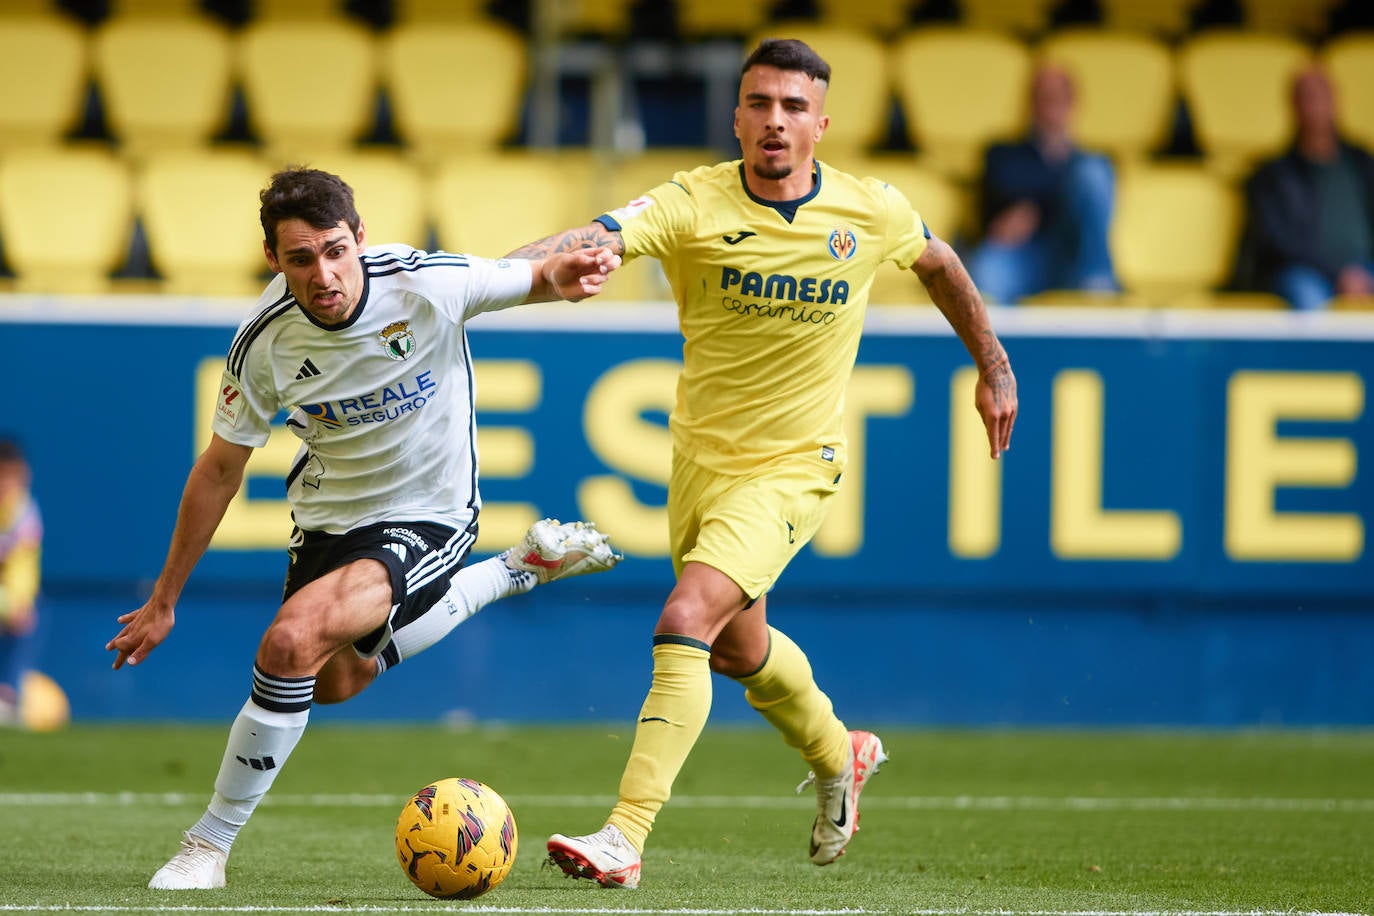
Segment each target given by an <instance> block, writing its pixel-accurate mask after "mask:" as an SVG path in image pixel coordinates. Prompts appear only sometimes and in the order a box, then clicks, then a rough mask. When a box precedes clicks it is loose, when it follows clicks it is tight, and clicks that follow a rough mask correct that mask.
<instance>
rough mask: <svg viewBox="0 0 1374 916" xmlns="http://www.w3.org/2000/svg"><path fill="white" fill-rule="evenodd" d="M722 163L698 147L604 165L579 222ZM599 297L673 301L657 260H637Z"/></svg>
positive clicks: (656, 152) (649, 153)
mask: <svg viewBox="0 0 1374 916" xmlns="http://www.w3.org/2000/svg"><path fill="white" fill-rule="evenodd" d="M719 161H720V155H719V154H718V153H716V152H715V151H713V150H710V149H705V148H697V147H688V148H682V149H653V150H647V151H645V152H643V153H639V154H636V155H630V156H625V157H620V158H616V159H613V160H609V161H605V162H602V163H601V164H600V165H601V167H600V168H597V169H596V171H595V174H596V176H597V178H596V180H595V181H594V182H593V190H592V195H591V200H590V201H589V204H590V205H589V207H588V208H587V210H586V212H584V213H583V214H582V215H581V217H580V218H578V219H575V220H574V222H575V223H587V222H589V221H591V219H592V218H594V217H596V216H599V215H601V214H602V213H605V212H607V211H608V210H614V209H616V208H618V207H623V206H625V205H626V204H627V203H629V202H630V201H631V200H634V199H635V198H636V197H639V196H640V195H642V194H644V193H645V192H647V191H651V190H653V189H654V188H656V187H657V186H659V185H661V184H663V183H664V182H665V181H668V180H670V179H671V178H672V177H673V176H674V175H675V174H677V173H678V172H682V171H687V170H690V169H694V168H696V167H697V166H701V165H712V164H714V163H716V162H719ZM598 298H600V299H602V300H605V301H607V302H658V301H665V300H671V299H672V290H671V289H670V288H669V287H668V278H667V277H665V276H664V274H663V266H662V265H661V264H660V263H659V261H658V259H657V258H636V259H635V260H633V261H631V262H630V263H629V264H627V265H625V266H624V267H622V268H621V269H620V270H618V271H616V273H615V275H614V276H613V277H611V279H610V281H608V282H607V284H606V291H605V292H604V293H602V294H601V295H600V296H599V297H598Z"/></svg>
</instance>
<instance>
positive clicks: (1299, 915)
mask: <svg viewBox="0 0 1374 916" xmlns="http://www.w3.org/2000/svg"><path fill="white" fill-rule="evenodd" d="M436 911H439V912H451V913H457V912H461V913H509V914H518V913H550V914H561V916H591V914H598V916H599V914H631V916H736V914H740V916H865V914H872V916H882V914H886V913H889V912H892V911H890V910H870V909H864V908H862V907H845V908H842V909H835V910H791V909H788V910H784V909H744V910H738V909H732V910H713V909H681V908H665V909H654V908H637V907H623V908H622V907H616V908H610V907H606V908H597V907H505V906H482V905H474V904H442V903H438V902H437V901H436V902H435V903H433V904H415V905H409V904H403V905H389V906H377V905H372V904H362V905H358V906H350V905H348V904H338V905H314V906H194V905H189V904H188V905H182V906H133V905H124V906H119V905H116V906H110V905H99V906H97V905H81V904H49V905H32V906H20V905H18V904H0V912H27V913H433V912H436ZM900 912H901V913H903V914H905V916H971V914H988V916H1368V914H1365V913H1329V912H1322V911H1319V910H1018V909H1006V908H996V907H992V908H988V907H971V908H959V909H924V910H908V909H903V910H901V911H900Z"/></svg>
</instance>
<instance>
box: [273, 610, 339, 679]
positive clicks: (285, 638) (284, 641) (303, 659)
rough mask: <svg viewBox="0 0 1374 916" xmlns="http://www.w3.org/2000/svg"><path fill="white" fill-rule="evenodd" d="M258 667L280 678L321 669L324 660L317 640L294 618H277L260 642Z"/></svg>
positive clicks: (311, 673) (312, 672)
mask: <svg viewBox="0 0 1374 916" xmlns="http://www.w3.org/2000/svg"><path fill="white" fill-rule="evenodd" d="M257 662H258V667H259V668H261V669H262V670H263V671H266V672H268V673H269V674H275V675H277V676H278V677H302V676H305V675H313V674H317V673H318V672H319V668H320V665H321V664H322V662H323V660H322V659H321V658H320V657H319V651H318V647H317V645H316V641H315V640H314V639H313V638H312V637H311V636H310V634H309V633H308V632H306V630H305V628H303V627H300V626H297V625H296V624H295V623H294V622H292V621H287V620H276V621H273V623H272V625H271V626H269V627H268V628H267V632H266V633H264V634H263V635H262V642H261V643H259V645H258V658H257Z"/></svg>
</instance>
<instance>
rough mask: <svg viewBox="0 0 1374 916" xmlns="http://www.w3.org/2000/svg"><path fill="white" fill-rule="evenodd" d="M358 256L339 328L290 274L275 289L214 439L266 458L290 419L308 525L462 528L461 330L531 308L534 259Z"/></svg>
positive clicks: (242, 337)
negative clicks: (321, 320) (275, 429)
mask: <svg viewBox="0 0 1374 916" xmlns="http://www.w3.org/2000/svg"><path fill="white" fill-rule="evenodd" d="M361 259H362V263H363V273H364V277H365V279H364V281H363V291H362V295H361V298H360V299H359V302H358V306H357V308H356V309H355V310H354V312H353V315H352V317H351V318H350V319H349V320H348V322H347V323H346V324H344V325H340V326H338V327H325V326H324V325H321V324H318V323H316V322H315V320H314V319H313V318H312V317H311V316H310V315H309V314H308V313H307V312H306V311H305V310H304V309H303V308H301V307H300V306H299V305H298V304H297V303H296V300H295V298H294V297H293V296H292V295H291V292H290V290H288V289H287V287H286V280H285V278H284V277H283V276H281V275H278V276H277V277H276V278H274V279H273V281H272V282H271V283H270V284H269V285H268V287H267V289H266V291H265V292H264V293H263V295H262V297H261V298H260V299H259V300H258V306H257V308H256V309H255V313H254V314H253V316H252V317H251V318H249V319H248V320H247V321H245V322H244V323H243V324H242V325H240V326H239V329H238V333H237V334H236V335H235V336H234V343H233V346H232V347H231V348H230V350H229V359H228V363H227V365H226V367H225V371H224V379H223V381H222V383H221V385H220V396H219V400H218V403H217V406H216V410H215V418H214V423H213V429H214V431H215V432H216V433H217V434H218V435H219V436H220V437H221V438H224V439H226V440H228V441H230V442H233V443H236V444H239V445H248V446H252V447H254V448H257V447H260V446H262V445H264V444H265V443H266V442H267V437H268V433H269V432H270V428H269V427H270V424H271V422H272V420H273V418H274V417H276V415H277V414H278V412H279V411H281V410H286V411H287V412H288V415H287V419H286V425H287V427H288V428H289V429H290V430H291V431H292V432H293V433H294V434H295V435H296V436H298V437H299V438H300V440H301V448H300V451H299V452H297V454H296V460H295V462H294V463H293V465H292V468H291V472H290V474H289V475H288V476H287V480H286V489H287V498H288V499H289V500H290V502H291V510H292V515H293V517H294V519H295V523H296V525H297V526H298V527H299V528H301V529H304V530H308V531H324V532H327V533H330V534H342V533H343V532H346V531H350V530H352V529H354V528H358V527H361V526H363V525H369V524H373V523H376V522H382V521H429V522H438V523H440V524H444V525H449V526H451V527H453V528H456V529H458V530H460V531H461V530H464V529H466V528H468V527H469V526H470V525H471V524H472V523H473V522H474V520H475V519H476V517H477V512H478V510H479V509H480V508H481V498H480V496H479V495H478V492H477V442H476V425H475V420H474V407H473V399H474V391H475V389H474V383H473V378H472V357H471V354H470V353H469V352H468V340H467V332H466V330H465V329H464V326H463V323H464V321H466V320H467V319H468V318H471V317H472V316H474V315H477V314H479V313H481V312H485V311H494V310H496V309H502V308H507V307H509V306H512V305H516V304H518V303H520V302H522V301H524V299H525V298H526V297H527V296H528V295H529V291H530V284H531V274H530V269H529V262H528V261H524V260H518V259H516V260H499V261H489V260H486V259H483V258H477V257H473V256H470V255H461V254H449V253H446V252H442V251H439V252H433V253H430V252H424V251H417V250H415V249H414V248H411V247H409V246H407V245H386V246H379V247H375V248H369V249H367V251H366V252H364V253H363V255H362V258H361Z"/></svg>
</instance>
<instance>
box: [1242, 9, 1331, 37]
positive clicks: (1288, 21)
mask: <svg viewBox="0 0 1374 916" xmlns="http://www.w3.org/2000/svg"><path fill="white" fill-rule="evenodd" d="M1334 5H1335V4H1334V2H1333V0H1240V7H1241V15H1242V17H1243V19H1244V23H1245V27H1246V28H1247V29H1256V30H1258V31H1264V32H1279V33H1282V34H1287V35H1301V36H1304V37H1306V38H1316V37H1318V36H1320V35H1321V34H1322V33H1324V32H1325V31H1326V17H1327V15H1328V14H1329V13H1330V12H1331V7H1332V6H1334Z"/></svg>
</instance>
